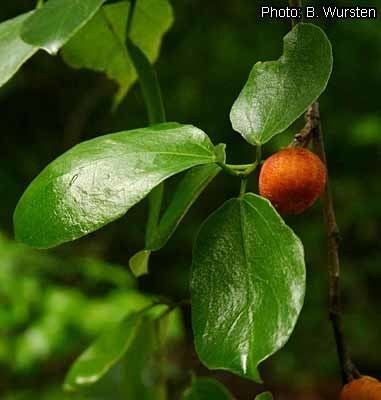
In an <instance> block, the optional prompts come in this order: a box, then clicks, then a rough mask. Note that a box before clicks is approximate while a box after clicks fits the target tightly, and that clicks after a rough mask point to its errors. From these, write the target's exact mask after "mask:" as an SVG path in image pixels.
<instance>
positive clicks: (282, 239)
mask: <svg viewBox="0 0 381 400" xmlns="http://www.w3.org/2000/svg"><path fill="white" fill-rule="evenodd" d="M304 292H305V266H304V255H303V246H302V244H301V242H300V240H299V239H298V238H297V236H296V235H295V234H294V233H293V232H292V230H291V229H290V228H289V227H288V226H287V225H286V224H285V223H284V222H283V220H282V219H281V217H280V216H279V215H278V213H277V212H276V211H275V209H274V208H273V207H272V205H271V204H270V202H268V201H267V200H266V199H264V198H262V197H259V196H256V195H254V194H245V195H244V196H242V197H240V198H239V199H232V200H229V201H227V202H226V203H225V204H224V205H223V206H222V207H221V208H220V209H219V210H217V211H216V212H215V213H214V214H212V215H211V216H210V217H209V218H208V219H207V221H206V222H205V223H204V225H203V226H202V228H201V231H200V233H199V235H198V237H197V240H196V243H195V247H194V252H193V263H192V278H191V295H192V325H193V331H194V335H195V343H196V350H197V352H198V354H199V356H200V359H201V361H202V362H203V363H204V364H205V365H206V366H207V367H209V368H211V369H226V370H229V371H231V372H234V373H236V374H238V375H241V376H244V377H247V378H251V379H253V380H256V381H260V376H259V373H258V370H257V367H258V365H259V363H260V362H262V361H263V360H265V359H266V358H268V357H269V356H270V355H271V354H273V353H275V352H276V351H277V350H279V349H280V348H281V347H282V346H283V345H284V344H285V343H286V342H287V340H288V338H289V336H290V335H291V333H292V331H293V329H294V326H295V323H296V321H297V318H298V316H299V313H300V310H301V308H302V305H303V299H304Z"/></svg>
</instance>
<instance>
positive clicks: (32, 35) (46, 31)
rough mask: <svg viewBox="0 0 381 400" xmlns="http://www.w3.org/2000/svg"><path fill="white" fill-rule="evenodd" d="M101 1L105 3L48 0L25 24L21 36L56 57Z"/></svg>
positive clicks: (96, 1)
mask: <svg viewBox="0 0 381 400" xmlns="http://www.w3.org/2000/svg"><path fill="white" fill-rule="evenodd" d="M104 2H105V0H80V1H78V0H48V1H47V2H46V3H44V5H43V6H42V7H40V8H39V9H37V10H36V11H35V12H34V14H33V15H32V16H31V17H30V18H28V19H27V20H26V21H25V23H24V26H23V28H22V32H21V37H22V39H23V40H24V41H25V42H26V43H29V44H31V45H33V46H36V47H40V48H42V49H44V50H46V51H47V52H48V53H50V54H56V53H57V52H58V50H59V49H60V48H61V47H62V46H63V45H64V44H65V43H66V42H67V41H68V40H69V39H70V38H71V37H73V35H74V34H75V33H76V32H77V31H78V30H79V29H81V27H82V26H84V25H85V24H86V23H87V22H88V21H89V20H90V19H91V17H92V16H93V15H94V14H95V13H96V12H97V11H98V9H99V8H100V7H101V5H102V3H104Z"/></svg>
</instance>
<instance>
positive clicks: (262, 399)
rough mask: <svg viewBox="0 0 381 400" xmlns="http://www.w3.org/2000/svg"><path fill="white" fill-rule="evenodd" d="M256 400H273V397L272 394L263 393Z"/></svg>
mask: <svg viewBox="0 0 381 400" xmlns="http://www.w3.org/2000/svg"><path fill="white" fill-rule="evenodd" d="M255 400H273V396H272V394H271V393H270V392H265V393H261V394H259V395H258V396H257V397H256V398H255Z"/></svg>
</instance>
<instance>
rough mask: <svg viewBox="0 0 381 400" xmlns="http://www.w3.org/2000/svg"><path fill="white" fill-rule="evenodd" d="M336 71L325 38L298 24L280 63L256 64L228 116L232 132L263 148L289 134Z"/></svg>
mask: <svg viewBox="0 0 381 400" xmlns="http://www.w3.org/2000/svg"><path fill="white" fill-rule="evenodd" d="M331 71H332V49H331V44H330V42H329V40H328V38H327V36H326V35H325V33H324V32H323V31H322V30H321V29H320V28H318V27H317V26H315V25H312V24H304V23H300V24H297V25H296V26H295V27H294V28H293V29H292V31H291V32H289V33H288V34H287V35H286V36H285V37H284V48H283V55H282V57H280V59H279V60H278V61H270V62H258V63H257V64H255V65H254V68H253V69H252V71H251V73H250V76H249V79H248V81H247V83H246V85H245V86H244V88H243V89H242V91H241V93H240V95H239V96H238V98H237V100H236V101H235V103H234V105H233V108H232V110H231V113H230V119H231V122H232V125H233V128H234V129H235V130H236V131H237V132H239V133H240V134H241V135H242V136H243V137H244V138H245V139H246V140H247V141H248V142H249V143H251V144H253V145H260V144H263V143H266V142H267V141H268V140H270V139H271V138H272V137H273V136H274V135H276V134H277V133H280V132H282V131H284V130H285V129H287V128H288V127H289V126H290V125H291V123H292V122H294V121H295V120H296V119H297V118H298V117H299V116H300V115H301V114H303V112H304V111H305V110H306V109H307V107H308V106H309V105H310V104H311V103H312V102H314V101H315V100H316V99H317V98H318V97H319V96H320V94H321V93H322V92H323V91H324V89H325V87H326V85H327V82H328V79H329V77H330V75H331Z"/></svg>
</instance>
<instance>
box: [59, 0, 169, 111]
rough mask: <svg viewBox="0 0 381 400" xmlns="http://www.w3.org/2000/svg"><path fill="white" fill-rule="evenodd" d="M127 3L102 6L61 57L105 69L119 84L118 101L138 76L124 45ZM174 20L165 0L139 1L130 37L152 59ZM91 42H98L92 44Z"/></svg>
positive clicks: (77, 65) (75, 64)
mask: <svg viewBox="0 0 381 400" xmlns="http://www.w3.org/2000/svg"><path fill="white" fill-rule="evenodd" d="M129 7H130V3H129V2H127V1H121V2H118V3H115V4H110V5H106V6H104V7H102V9H101V10H99V12H98V13H97V14H96V15H95V17H94V18H93V19H92V20H91V21H90V22H89V23H88V24H87V25H86V26H85V27H84V28H83V29H81V30H80V31H79V32H78V33H77V34H76V35H75V37H73V39H72V40H70V42H69V43H67V45H66V46H65V47H64V48H63V58H64V60H65V62H66V63H67V64H69V65H70V66H71V67H73V68H89V69H92V70H95V71H99V72H104V73H105V74H106V75H107V76H108V77H109V78H110V79H113V80H115V81H116V82H117V83H118V85H119V91H118V94H117V98H116V102H117V103H118V102H120V101H121V100H122V99H123V97H124V96H125V95H126V93H127V91H128V89H129V88H130V87H131V85H132V84H133V83H134V82H135V80H136V78H137V75H136V72H135V69H134V66H133V63H132V60H131V57H130V55H129V53H128V51H127V48H126V46H125V41H126V40H125V39H126V37H125V36H126V25H127V18H128V15H129ZM172 21H173V14H172V8H171V6H170V4H169V2H168V0H155V1H152V0H138V1H137V3H136V6H135V12H134V15H133V19H132V23H131V39H132V41H133V42H134V44H135V45H136V46H138V47H139V48H140V49H141V50H142V51H143V53H144V54H145V55H146V56H147V58H148V59H149V61H150V62H154V61H155V60H156V58H157V56H158V53H159V48H160V44H161V39H162V37H163V35H164V34H165V32H166V31H167V30H168V29H169V27H170V26H171V24H172ZM94 43H96V44H97V45H96V46H94Z"/></svg>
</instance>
